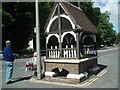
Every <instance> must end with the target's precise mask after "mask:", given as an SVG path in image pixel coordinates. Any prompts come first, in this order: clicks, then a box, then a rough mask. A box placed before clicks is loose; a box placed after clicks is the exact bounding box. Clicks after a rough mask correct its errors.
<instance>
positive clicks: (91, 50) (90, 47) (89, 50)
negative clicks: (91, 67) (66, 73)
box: [81, 35, 97, 58]
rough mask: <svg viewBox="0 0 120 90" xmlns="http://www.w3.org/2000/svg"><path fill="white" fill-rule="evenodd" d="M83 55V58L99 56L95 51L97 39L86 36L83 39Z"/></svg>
mask: <svg viewBox="0 0 120 90" xmlns="http://www.w3.org/2000/svg"><path fill="white" fill-rule="evenodd" d="M82 47H83V48H82V51H81V53H82V55H83V58H87V57H91V56H95V55H96V54H97V52H96V49H95V38H94V36H93V35H85V36H83V38H82Z"/></svg>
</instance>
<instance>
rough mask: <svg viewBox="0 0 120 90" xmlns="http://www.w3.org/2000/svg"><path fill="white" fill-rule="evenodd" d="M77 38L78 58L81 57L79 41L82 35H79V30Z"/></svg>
mask: <svg viewBox="0 0 120 90" xmlns="http://www.w3.org/2000/svg"><path fill="white" fill-rule="evenodd" d="M76 38H77V40H76V46H77V47H76V48H77V59H80V43H79V41H80V39H79V38H80V37H79V32H78V31H77V32H76Z"/></svg>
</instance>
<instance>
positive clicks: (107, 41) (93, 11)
mask: <svg viewBox="0 0 120 90" xmlns="http://www.w3.org/2000/svg"><path fill="white" fill-rule="evenodd" d="M73 4H74V5H78V4H77V3H73ZM93 4H94V2H81V3H80V8H81V9H82V10H83V11H84V13H85V14H86V16H87V17H88V18H89V19H90V20H91V22H92V23H93V24H94V25H95V26H96V27H97V29H98V31H99V35H97V41H98V44H99V45H101V44H104V45H112V44H114V43H115V41H116V35H117V33H116V32H115V31H114V30H113V24H112V23H111V22H110V13H109V12H108V11H106V12H104V13H101V11H100V8H99V7H93Z"/></svg>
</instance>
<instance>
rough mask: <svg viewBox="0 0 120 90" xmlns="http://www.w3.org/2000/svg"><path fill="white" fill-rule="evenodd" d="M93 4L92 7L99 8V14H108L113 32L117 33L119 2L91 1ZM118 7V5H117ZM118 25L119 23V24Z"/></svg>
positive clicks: (111, 0)
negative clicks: (106, 12)
mask: <svg viewBox="0 0 120 90" xmlns="http://www.w3.org/2000/svg"><path fill="white" fill-rule="evenodd" d="M93 1H94V2H95V4H94V7H99V8H100V9H101V12H102V13H104V12H105V11H108V12H110V14H111V15H110V22H111V23H113V26H114V28H113V30H115V31H116V32H117V33H118V32H120V31H118V13H120V12H118V2H120V1H119V0H93ZM119 6H120V3H119ZM119 25H120V22H119Z"/></svg>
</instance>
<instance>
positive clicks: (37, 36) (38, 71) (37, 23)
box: [35, 0, 42, 79]
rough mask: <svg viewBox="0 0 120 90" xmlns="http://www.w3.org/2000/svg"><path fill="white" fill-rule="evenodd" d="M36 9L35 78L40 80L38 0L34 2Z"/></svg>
mask: <svg viewBox="0 0 120 90" xmlns="http://www.w3.org/2000/svg"><path fill="white" fill-rule="evenodd" d="M35 4H36V5H35V7H36V49H37V78H38V79H42V68H41V55H40V50H41V49H40V28H39V7H38V0H36V2H35Z"/></svg>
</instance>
